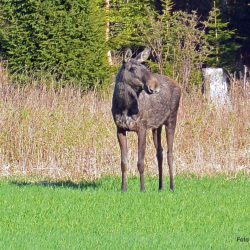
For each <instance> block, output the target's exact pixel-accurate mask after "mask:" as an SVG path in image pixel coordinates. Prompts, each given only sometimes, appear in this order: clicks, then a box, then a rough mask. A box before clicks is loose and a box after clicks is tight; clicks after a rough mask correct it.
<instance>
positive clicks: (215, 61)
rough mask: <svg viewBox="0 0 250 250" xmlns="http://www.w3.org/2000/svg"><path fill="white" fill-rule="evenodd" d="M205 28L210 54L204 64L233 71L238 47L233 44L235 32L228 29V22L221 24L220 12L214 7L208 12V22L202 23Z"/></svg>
mask: <svg viewBox="0 0 250 250" xmlns="http://www.w3.org/2000/svg"><path fill="white" fill-rule="evenodd" d="M204 24H205V25H206V27H207V34H206V35H205V38H206V40H207V41H208V43H209V44H210V45H211V53H210V56H209V57H208V58H207V60H206V63H207V65H208V66H209V67H225V68H228V69H233V68H234V65H235V55H236V51H237V49H238V48H239V45H238V44H237V43H236V42H235V38H236V32H235V30H234V29H230V28H229V23H228V22H223V20H222V18H221V11H220V9H219V8H217V7H216V3H215V1H214V7H213V8H212V10H211V11H210V12H209V17H208V21H207V22H204Z"/></svg>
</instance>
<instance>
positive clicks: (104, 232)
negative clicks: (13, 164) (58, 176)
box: [0, 176, 250, 249]
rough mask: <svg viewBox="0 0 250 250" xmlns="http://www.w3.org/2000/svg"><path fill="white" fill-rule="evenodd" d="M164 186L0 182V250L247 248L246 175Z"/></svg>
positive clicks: (110, 181) (108, 181)
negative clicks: (142, 189)
mask: <svg viewBox="0 0 250 250" xmlns="http://www.w3.org/2000/svg"><path fill="white" fill-rule="evenodd" d="M166 182H167V183H166V188H165V190H164V191H163V192H158V191H157V186H158V182H157V179H146V192H145V193H140V192H139V180H138V179H137V178H131V179H129V182H128V192H127V193H121V192H120V180H119V179H117V178H104V179H101V180H99V181H96V182H92V183H81V184H74V183H71V182H64V183H62V182H61V183H60V182H58V183H52V182H32V181H31V182H29V181H25V182H23V181H13V180H2V181H0V249H250V192H249V191H250V183H249V179H248V177H244V176H240V177H237V178H233V179H229V178H226V177H216V178H195V177H176V190H175V192H174V193H171V192H169V191H168V187H167V186H168V180H166ZM239 237H240V238H239ZM243 238H244V239H245V240H244V239H243ZM239 239H241V240H239ZM247 239H248V240H249V242H247Z"/></svg>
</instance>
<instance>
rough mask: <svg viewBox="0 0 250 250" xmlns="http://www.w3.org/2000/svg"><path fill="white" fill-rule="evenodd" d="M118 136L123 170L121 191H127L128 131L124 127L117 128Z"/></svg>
mask: <svg viewBox="0 0 250 250" xmlns="http://www.w3.org/2000/svg"><path fill="white" fill-rule="evenodd" d="M117 138H118V142H119V146H120V150H121V171H122V185H121V191H122V192H126V191H127V166H128V153H127V152H128V149H127V137H126V131H125V130H123V129H117Z"/></svg>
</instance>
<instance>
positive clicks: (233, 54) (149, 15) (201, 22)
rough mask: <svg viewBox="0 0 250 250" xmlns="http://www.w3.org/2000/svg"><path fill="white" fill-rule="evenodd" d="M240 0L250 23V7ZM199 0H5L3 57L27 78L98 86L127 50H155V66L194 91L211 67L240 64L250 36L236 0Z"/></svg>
mask: <svg viewBox="0 0 250 250" xmlns="http://www.w3.org/2000/svg"><path fill="white" fill-rule="evenodd" d="M237 1H238V2H239V6H238V7H239V8H240V7H241V9H240V11H241V13H243V14H242V16H241V17H242V18H243V19H242V22H243V21H244V22H247V21H246V20H247V18H248V17H247V15H246V10H248V8H246V6H248V5H246V1H243V0H237ZM237 1H236V2H237ZM199 2H200V3H199V4H197V1H191V0H190V1H177V0H175V1H171V0H144V1H142V0H133V1H132V0H130V1H124V0H106V1H103V0H39V1H37V0H2V1H1V4H0V5H1V8H0V60H1V63H2V64H4V63H5V65H6V64H7V67H8V70H9V71H10V72H11V73H12V75H15V76H18V77H19V79H20V78H22V77H24V79H26V78H27V76H28V77H29V76H31V75H32V76H33V77H44V76H48V77H53V78H55V80H56V81H62V82H64V83H70V82H71V83H74V84H78V85H80V86H82V87H83V88H93V87H95V86H97V85H103V84H105V83H108V82H109V80H110V76H111V74H112V72H113V71H114V69H115V68H116V63H115V61H116V60H118V61H119V58H120V54H121V52H122V51H123V50H124V49H125V48H127V47H131V48H132V49H133V50H134V51H139V50H141V49H142V48H144V47H151V48H152V58H151V59H152V60H151V61H150V62H149V66H150V67H151V69H152V70H153V71H158V72H161V73H165V74H168V75H170V76H172V77H173V78H175V79H176V80H178V81H179V82H180V83H181V84H183V86H184V87H185V88H189V87H190V85H192V84H196V83H199V82H200V73H199V72H200V71H199V70H197V69H200V68H201V67H202V65H204V64H207V65H208V66H223V67H226V68H228V69H229V70H235V69H236V68H237V67H239V66H240V63H239V60H238V59H237V57H239V54H240V53H241V54H244V53H245V54H246V55H247V53H248V52H247V51H248V44H249V43H247V41H248V39H249V37H250V35H249V34H248V33H249V31H248V29H247V28H246V26H241V25H240V22H239V21H237V18H239V16H238V15H237V13H236V12H235V11H234V8H233V3H235V1H207V0H206V1H205V0H203V1H199ZM244 8H245V9H244ZM244 13H245V14H244ZM244 18H245V19H244ZM248 21H249V20H248ZM244 27H245V29H244ZM110 52H112V53H110ZM108 55H109V56H108ZM108 57H109V60H108ZM243 58H247V56H243ZM241 63H244V62H243V61H241ZM191 83H192V84H191Z"/></svg>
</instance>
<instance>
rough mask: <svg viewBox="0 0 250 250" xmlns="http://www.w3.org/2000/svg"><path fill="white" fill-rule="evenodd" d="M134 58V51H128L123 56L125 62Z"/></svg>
mask: <svg viewBox="0 0 250 250" xmlns="http://www.w3.org/2000/svg"><path fill="white" fill-rule="evenodd" d="M131 57H132V50H131V49H127V50H126V51H125V53H124V55H123V61H124V62H127V61H128V60H129V59H130V58H131Z"/></svg>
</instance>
